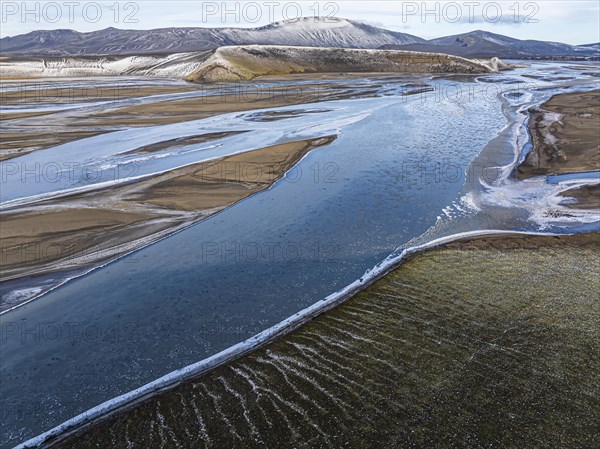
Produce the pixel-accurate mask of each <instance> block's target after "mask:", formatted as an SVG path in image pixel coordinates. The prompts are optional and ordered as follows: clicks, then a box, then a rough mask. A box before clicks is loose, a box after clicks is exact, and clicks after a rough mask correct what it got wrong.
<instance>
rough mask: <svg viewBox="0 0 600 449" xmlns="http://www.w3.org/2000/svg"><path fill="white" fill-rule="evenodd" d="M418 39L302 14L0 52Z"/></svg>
mask: <svg viewBox="0 0 600 449" xmlns="http://www.w3.org/2000/svg"><path fill="white" fill-rule="evenodd" d="M418 42H425V40H424V39H421V38H419V37H416V36H412V35H410V34H405V33H398V32H395V31H389V30H384V29H382V28H377V27H374V26H371V25H366V24H363V23H360V22H355V21H353V20H346V19H331V18H320V17H304V18H300V19H294V20H288V21H283V22H275V23H272V24H270V25H267V26H264V27H260V28H162V29H156V30H119V29H116V28H107V29H104V30H100V31H93V32H91V33H80V32H77V31H74V30H50V31H33V32H31V33H27V34H22V35H19V36H14V37H5V38H3V39H0V49H1V53H2V55H5V56H21V57H28V56H43V57H50V56H81V55H86V56H90V55H96V56H97V55H132V54H135V55H139V54H151V53H183V52H196V51H203V50H209V49H215V48H218V47H221V46H225V45H244V44H265V45H297V46H308V47H340V48H378V47H381V46H382V45H405V44H410V43H418Z"/></svg>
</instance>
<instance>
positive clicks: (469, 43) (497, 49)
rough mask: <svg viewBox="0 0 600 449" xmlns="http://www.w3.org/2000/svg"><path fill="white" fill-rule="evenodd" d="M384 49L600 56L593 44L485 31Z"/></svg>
mask: <svg viewBox="0 0 600 449" xmlns="http://www.w3.org/2000/svg"><path fill="white" fill-rule="evenodd" d="M382 48H387V49H397V50H415V51H424V52H441V53H446V54H450V55H455V56H463V57H471V58H476V57H482V58H488V57H492V56H497V57H499V58H512V59H521V58H526V59H529V58H552V57H559V58H560V57H574V56H577V57H579V56H584V57H591V56H598V54H599V53H598V48H597V47H596V48H594V45H593V44H591V45H587V46H582V45H581V46H577V45H569V44H562V43H559V42H545V41H536V40H519V39H514V38H512V37H508V36H503V35H501V34H495V33H490V32H488V31H482V30H477V31H472V32H470V33H465V34H456V35H452V36H445V37H440V38H437V39H431V40H429V41H426V42H419V43H412V44H407V45H402V46H398V45H385V46H383V47H382Z"/></svg>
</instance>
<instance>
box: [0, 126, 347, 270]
mask: <svg viewBox="0 0 600 449" xmlns="http://www.w3.org/2000/svg"><path fill="white" fill-rule="evenodd" d="M334 139H335V137H333V136H325V137H323V138H317V139H309V140H302V141H295V142H289V143H284V144H279V145H273V146H270V147H266V148H262V149H259V150H254V151H251V152H247V153H243V154H239V155H234V156H228V157H224V158H221V159H217V160H215V161H209V162H203V163H199V164H194V165H191V166H188V167H184V168H180V169H177V170H173V171H170V172H167V173H164V174H161V175H158V176H155V177H152V178H150V179H146V180H143V181H140V182H137V183H133V184H128V185H124V186H120V187H116V188H113V189H107V190H99V191H94V192H88V193H84V194H76V195H72V196H69V197H65V198H61V199H57V200H49V201H45V202H42V203H38V204H36V205H34V206H32V207H28V208H26V209H18V210H17V211H12V212H11V211H6V212H3V213H1V214H0V218H1V220H2V229H1V233H0V237H1V238H2V242H3V244H2V275H1V279H2V280H8V279H16V278H19V277H22V276H28V275H32V274H42V273H47V272H54V271H61V270H64V269H66V268H67V267H68V268H70V269H72V268H74V267H78V266H89V265H94V264H98V263H100V262H103V261H105V260H109V259H112V258H114V257H116V256H118V255H121V254H124V253H126V252H129V251H131V250H132V249H134V248H135V247H136V245H142V244H147V243H150V242H152V241H154V240H156V239H158V238H161V237H163V236H164V235H167V234H168V233H171V232H173V231H175V230H176V229H179V228H181V227H183V226H187V225H189V224H191V223H194V222H196V221H198V220H201V219H203V218H206V217H208V216H210V215H212V214H214V213H215V212H218V211H220V210H222V209H224V208H226V207H228V206H230V205H232V204H234V203H235V202H237V201H240V200H242V199H244V198H246V197H248V196H250V195H252V194H254V193H257V192H260V191H261V190H263V189H265V188H267V187H269V186H270V185H271V184H272V183H273V182H275V181H276V180H277V179H279V178H281V176H283V174H284V173H285V172H286V171H287V170H289V169H290V168H291V167H293V166H294V165H295V164H296V163H297V162H298V161H299V160H300V159H301V158H302V157H303V156H304V155H305V154H306V153H307V152H309V151H310V150H312V149H314V148H317V147H320V146H323V145H327V144H329V143H330V142H332V141H333V140H334ZM136 242H137V243H136Z"/></svg>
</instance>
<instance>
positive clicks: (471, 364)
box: [52, 234, 600, 449]
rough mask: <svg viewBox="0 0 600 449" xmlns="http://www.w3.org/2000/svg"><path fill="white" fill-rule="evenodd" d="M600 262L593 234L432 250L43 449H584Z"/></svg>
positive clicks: (592, 414)
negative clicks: (285, 330) (301, 322)
mask: <svg viewBox="0 0 600 449" xmlns="http://www.w3.org/2000/svg"><path fill="white" fill-rule="evenodd" d="M599 256H600V235H599V234H589V235H579V236H565V237H527V236H502V237H483V238H477V239H472V240H468V241H461V242H455V243H451V244H448V245H446V246H443V247H439V248H436V249H433V250H429V251H427V252H425V253H422V254H420V255H417V256H415V257H414V258H412V259H411V260H409V261H408V262H406V263H405V264H403V265H402V266H401V267H400V268H398V269H397V270H395V271H394V272H392V273H390V274H389V275H388V276H386V277H385V278H383V279H381V280H380V281H378V282H377V283H375V284H374V285H372V286H371V287H369V288H368V289H366V290H364V291H362V292H360V293H359V294H357V295H356V296H355V297H353V298H352V299H351V300H349V301H348V302H347V303H346V304H344V305H342V306H340V307H339V308H337V309H335V310H333V311H330V312H328V313H326V314H324V315H322V316H320V317H318V318H316V319H315V320H313V321H312V322H310V323H308V324H306V325H305V326H304V327H302V328H301V329H299V330H297V331H295V332H293V333H292V334H290V335H288V336H285V337H283V338H281V339H279V340H277V341H275V342H273V343H270V344H268V345H267V346H265V347H263V348H261V349H259V350H257V351H255V352H253V353H251V354H249V355H247V356H244V357H242V358H240V359H238V360H235V361H233V362H230V363H227V364H226V365H223V366H221V367H218V368H216V369H215V370H213V371H211V372H209V373H207V374H205V375H203V376H201V377H198V378H196V379H192V380H189V381H186V382H185V383H182V384H180V385H179V386H177V387H175V388H174V389H172V390H170V391H168V392H165V393H162V394H160V395H158V396H156V397H154V398H151V399H149V400H146V401H145V402H143V403H140V404H137V405H136V406H135V407H133V408H131V409H129V410H124V411H122V412H121V413H117V414H115V415H113V416H109V417H107V418H106V419H105V420H104V421H101V422H98V423H97V424H96V425H95V426H93V427H89V428H87V429H83V430H82V431H80V432H77V433H75V434H73V435H71V436H70V437H68V438H67V439H63V440H62V441H55V444H54V445H52V447H60V448H77V449H81V448H92V447H104V446H111V447H131V448H147V447H165V448H171V447H173V448H174V447H215V448H218V447H232V448H238V447H239V448H242V447H244V448H247V447H306V448H308V447H311V448H312V447H356V448H364V447H373V448H375V447H425V446H429V447H431V446H435V447H491V446H493V447H500V446H501V447H523V446H536V447H538V446H539V447H591V446H593V445H594V444H595V443H594V442H595V439H596V429H597V427H596V424H597V422H598V420H599V419H600V415H599V413H600V412H599V410H598V407H597V398H598V396H599V395H600V390H599V389H598V385H600V377H599V374H598V373H600V355H599V354H600V347H599V343H598V342H599V341H600V325H599V323H600V303H599V300H598V295H597V292H598V290H599V289H600V276H599V275H600V257H599Z"/></svg>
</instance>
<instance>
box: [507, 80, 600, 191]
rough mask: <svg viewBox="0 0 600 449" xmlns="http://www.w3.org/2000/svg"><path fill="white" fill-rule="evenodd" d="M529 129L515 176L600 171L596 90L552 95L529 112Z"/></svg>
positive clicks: (599, 112)
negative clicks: (529, 143)
mask: <svg viewBox="0 0 600 449" xmlns="http://www.w3.org/2000/svg"><path fill="white" fill-rule="evenodd" d="M529 129H530V132H531V135H532V138H533V150H532V151H531V153H529V154H528V155H527V157H526V159H525V161H524V162H523V163H522V164H521V166H520V167H519V168H518V171H517V173H518V176H519V178H521V179H524V178H529V177H531V176H538V175H551V174H563V173H576V172H583V171H592V170H600V90H598V89H596V90H593V91H589V92H578V93H568V94H559V95H555V96H553V97H552V98H551V99H550V100H548V101H547V102H546V103H544V104H543V105H542V106H541V107H540V108H539V110H533V111H531V120H530V123H529Z"/></svg>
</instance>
